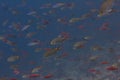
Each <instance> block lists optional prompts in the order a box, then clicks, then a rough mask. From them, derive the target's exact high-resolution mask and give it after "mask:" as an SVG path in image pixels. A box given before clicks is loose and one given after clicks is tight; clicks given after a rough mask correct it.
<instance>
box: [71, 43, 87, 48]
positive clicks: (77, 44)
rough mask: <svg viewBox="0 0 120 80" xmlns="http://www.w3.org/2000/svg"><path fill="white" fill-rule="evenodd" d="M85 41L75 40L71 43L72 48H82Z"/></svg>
mask: <svg viewBox="0 0 120 80" xmlns="http://www.w3.org/2000/svg"><path fill="white" fill-rule="evenodd" d="M85 43H86V41H79V42H76V43H75V44H74V45H73V49H80V48H83V47H84V45H85Z"/></svg>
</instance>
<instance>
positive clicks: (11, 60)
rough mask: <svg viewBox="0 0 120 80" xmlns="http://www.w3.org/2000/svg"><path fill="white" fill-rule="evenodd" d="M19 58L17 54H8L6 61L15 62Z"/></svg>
mask: <svg viewBox="0 0 120 80" xmlns="http://www.w3.org/2000/svg"><path fill="white" fill-rule="evenodd" d="M19 58H20V57H19V56H10V57H8V59H7V61H8V62H15V61H16V60H18V59H19Z"/></svg>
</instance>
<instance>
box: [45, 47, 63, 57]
mask: <svg viewBox="0 0 120 80" xmlns="http://www.w3.org/2000/svg"><path fill="white" fill-rule="evenodd" d="M60 49H61V48H60V47H58V48H53V49H50V50H48V51H47V52H46V53H45V54H44V56H45V57H49V56H52V55H54V54H56V53H57V52H58V51H59V50H60Z"/></svg>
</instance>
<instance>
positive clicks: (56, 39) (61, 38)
mask: <svg viewBox="0 0 120 80" xmlns="http://www.w3.org/2000/svg"><path fill="white" fill-rule="evenodd" d="M66 39H67V38H65V37H62V36H58V37H57V38H54V39H53V40H52V41H51V42H50V44H51V45H56V44H60V43H63V42H64V41H65V40H66Z"/></svg>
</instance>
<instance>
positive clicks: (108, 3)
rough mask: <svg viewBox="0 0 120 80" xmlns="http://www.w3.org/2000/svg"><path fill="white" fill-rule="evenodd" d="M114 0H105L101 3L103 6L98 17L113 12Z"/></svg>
mask: <svg viewBox="0 0 120 80" xmlns="http://www.w3.org/2000/svg"><path fill="white" fill-rule="evenodd" d="M114 2H115V0H105V1H104V2H103V4H102V5H101V8H100V10H99V13H98V15H97V17H102V16H104V15H107V14H109V13H111V11H112V7H113V5H114Z"/></svg>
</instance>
